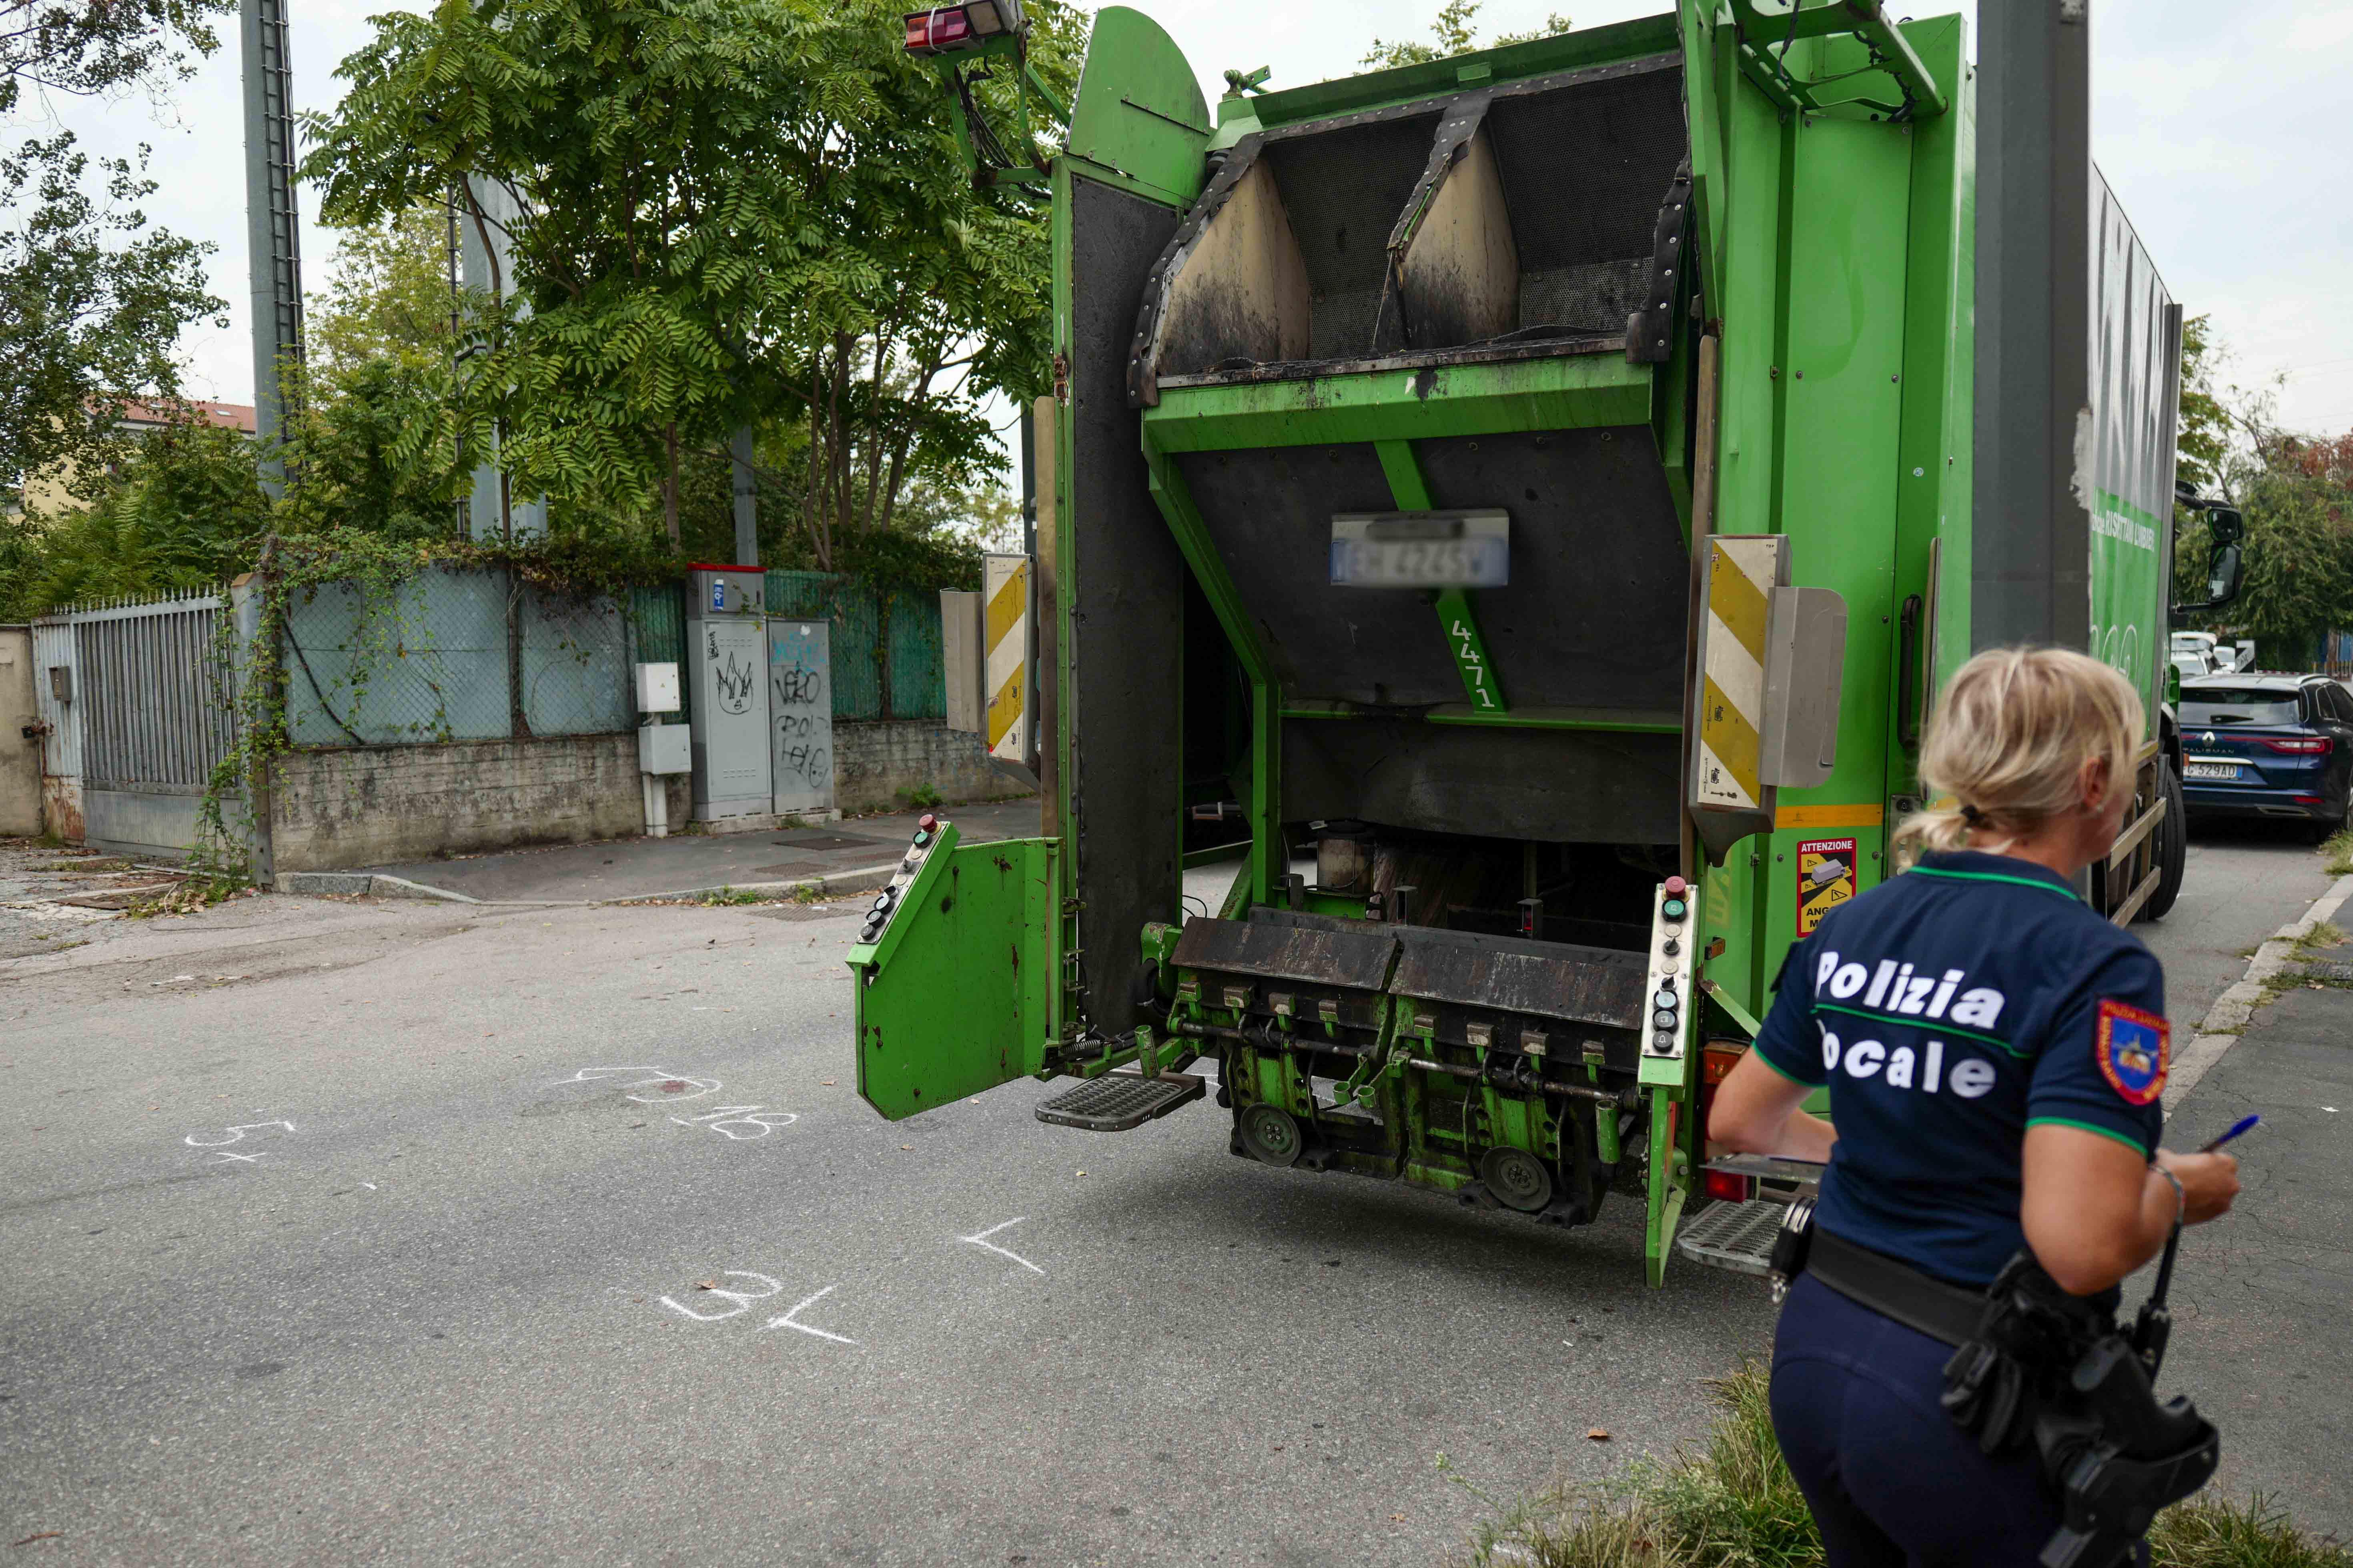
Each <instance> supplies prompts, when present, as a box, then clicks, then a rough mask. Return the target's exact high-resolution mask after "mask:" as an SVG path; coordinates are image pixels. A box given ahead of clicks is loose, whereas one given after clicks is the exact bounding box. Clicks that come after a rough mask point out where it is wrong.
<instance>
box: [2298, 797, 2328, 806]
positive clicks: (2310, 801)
mask: <svg viewBox="0 0 2353 1568" xmlns="http://www.w3.org/2000/svg"><path fill="white" fill-rule="evenodd" d="M2295 804H2296V805H2327V802H2326V801H2324V800H2322V799H2321V798H2320V797H2319V796H2318V795H2297V796H2296V797H2295Z"/></svg>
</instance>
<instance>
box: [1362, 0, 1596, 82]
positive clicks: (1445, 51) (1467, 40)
mask: <svg viewBox="0 0 2353 1568" xmlns="http://www.w3.org/2000/svg"><path fill="white" fill-rule="evenodd" d="M1483 3H1484V0H1446V4H1445V5H1442V6H1440V8H1439V12H1438V15H1437V16H1435V17H1433V18H1432V19H1431V21H1430V41H1429V42H1428V43H1415V42H1410V41H1406V42H1398V43H1390V42H1388V41H1385V40H1383V39H1380V38H1375V39H1374V40H1373V47H1371V48H1370V49H1368V50H1366V53H1365V58H1364V59H1363V61H1362V62H1361V63H1363V64H1365V65H1368V66H1418V65H1423V64H1427V63H1428V62H1429V61H1431V60H1442V59H1449V58H1452V57H1453V56H1455V55H1467V54H1469V53H1470V52H1471V51H1472V50H1473V49H1493V48H1501V47H1503V46H1504V45H1505V44H1525V43H1528V42H1530V41H1531V40H1533V39H1536V38H1549V37H1553V36H1554V35H1555V34H1557V33H1566V32H1567V31H1568V30H1569V27H1570V25H1571V24H1570V22H1569V19H1568V18H1567V16H1562V15H1561V14H1560V13H1559V12H1557V11H1555V12H1553V13H1552V14H1551V15H1549V16H1546V18H1545V25H1544V26H1541V27H1531V28H1529V29H1528V30H1527V31H1526V32H1525V33H1504V34H1501V35H1499V36H1498V37H1495V38H1493V39H1492V40H1491V41H1489V42H1487V43H1484V44H1482V43H1481V42H1480V41H1479V11H1480V7H1481V6H1482V4H1483Z"/></svg>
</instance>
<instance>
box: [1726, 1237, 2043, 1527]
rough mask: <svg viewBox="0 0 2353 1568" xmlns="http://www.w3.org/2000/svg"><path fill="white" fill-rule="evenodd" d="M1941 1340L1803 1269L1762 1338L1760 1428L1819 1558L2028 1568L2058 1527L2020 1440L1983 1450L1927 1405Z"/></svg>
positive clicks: (1941, 1381)
mask: <svg viewBox="0 0 2353 1568" xmlns="http://www.w3.org/2000/svg"><path fill="white" fill-rule="evenodd" d="M1952 1353H1953V1352H1952V1349H1951V1347H1950V1346H1948V1345H1946V1344H1944V1343H1942V1342H1939V1341H1936V1340H1932V1339H1930V1338H1929V1337H1928V1336H1927V1335H1926V1334H1923V1333H1918V1332H1915V1331H1913V1330H1911V1329H1907V1328H1905V1327H1904V1325H1903V1324H1901V1323H1897V1322H1894V1321H1891V1320H1889V1319H1887V1318H1883V1317H1882V1316H1880V1315H1879V1314H1878V1313H1877V1312H1874V1311H1873V1310H1870V1309H1869V1308H1867V1307H1862V1306H1858V1305H1856V1304H1855V1303H1854V1302H1852V1301H1850V1300H1847V1299H1846V1298H1845V1297H1844V1296H1841V1295H1840V1294H1839V1293H1838V1292H1837V1291H1835V1290H1833V1289H1831V1288H1830V1287H1829V1286H1827V1285H1824V1284H1823V1283H1821V1281H1820V1280H1818V1279H1815V1278H1813V1276H1811V1275H1810V1274H1801V1275H1799V1277H1798V1280H1797V1283H1796V1284H1795V1285H1793V1286H1791V1287H1790V1289H1789V1297H1788V1301H1787V1302H1786V1303H1784V1304H1783V1306H1782V1309H1781V1323H1780V1327H1779V1328H1778V1330H1777V1331H1776V1332H1775V1334H1774V1337H1773V1430H1774V1432H1775V1433H1776V1434H1777V1435H1778V1436H1779V1437H1780V1439H1781V1452H1782V1453H1783V1454H1784V1455H1786V1456H1787V1457H1788V1461H1789V1468H1790V1470H1791V1471H1792V1472H1793V1473H1794V1474H1795V1475H1796V1476H1797V1478H1798V1485H1799V1489H1802V1490H1803V1491H1804V1492H1805V1494H1806V1502H1807V1505H1808V1506H1809V1507H1810V1508H1811V1509H1812V1510H1813V1514H1814V1522H1815V1523H1816V1524H1817V1525H1819V1526H1820V1528H1821V1532H1822V1543H1823V1545H1824V1546H1825V1547H1827V1548H1828V1550H1829V1556H1830V1568H1883V1565H1884V1568H2032V1564H2033V1563H2034V1561H2035V1559H2036V1558H2037V1557H2038V1556H2039V1555H2040V1554H2041V1553H2042V1546H2043V1543H2044V1542H2047V1541H2049V1540H2050V1539H2051V1532H2052V1531H2054V1530H2056V1529H2057V1528H2058V1527H2059V1505H2058V1501H2057V1500H2056V1499H2055V1497H2053V1496H2052V1494H2051V1493H2050V1492H2049V1491H2047V1490H2046V1489H2045V1488H2044V1484H2043V1481H2042V1464H2041V1461H2040V1460H2039V1459H2038V1458H2036V1456H2035V1454H2034V1452H2033V1450H2032V1447H2031V1445H2030V1446H2029V1447H2028V1449H2027V1450H2026V1451H2025V1452H2023V1453H2018V1454H2011V1455H2008V1456H2005V1457H2004V1458H2000V1459H1989V1458H1986V1457H1985V1456H1984V1455H1983V1454H1980V1453H1978V1447H1977V1443H1976V1440H1975V1439H1974V1438H1972V1437H1970V1436H1968V1434H1967V1433H1965V1432H1963V1431H1962V1430H1961V1429H1960V1428H1959V1427H1958V1426H1954V1425H1953V1422H1952V1418H1951V1417H1950V1416H1947V1415H1946V1414H1945V1412H1944V1411H1943V1409H1942V1408H1940V1407H1939V1406H1938V1405H1937V1403H1936V1396H1937V1395H1938V1394H1940V1393H1942V1392H1943V1391H1944V1385H1945V1363H1946V1362H1947V1360H1949V1359H1950V1358H1951V1356H1952Z"/></svg>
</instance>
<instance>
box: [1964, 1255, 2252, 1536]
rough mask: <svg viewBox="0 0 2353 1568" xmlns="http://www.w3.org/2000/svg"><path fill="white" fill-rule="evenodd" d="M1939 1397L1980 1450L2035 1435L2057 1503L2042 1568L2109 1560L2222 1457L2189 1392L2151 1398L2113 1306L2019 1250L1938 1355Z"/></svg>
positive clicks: (2003, 1448)
mask: <svg viewBox="0 0 2353 1568" xmlns="http://www.w3.org/2000/svg"><path fill="white" fill-rule="evenodd" d="M1943 1404H1944V1406H1945V1410H1946V1413H1947V1414H1948V1415H1951V1416H1952V1417H1953V1419H1954V1420H1955V1421H1956V1422H1957V1423H1959V1425H1960V1426H1961V1427H1962V1428H1963V1429H1964V1430H1966V1431H1968V1432H1970V1433H1973V1434H1974V1435H1975V1436H1976V1437H1977V1439H1978V1447H1979V1448H1980V1449H1982V1450H1983V1451H1984V1452H1985V1453H1987V1454H1989V1455H1990V1454H2000V1453H2003V1452H2007V1451H2010V1450H2013V1449H2015V1448H2017V1447H2020V1446H2021V1445H2022V1444H2023V1443H2024V1442H2025V1441H2026V1440H2027V1438H2028V1437H2029V1436H2031V1437H2032V1438H2033V1440H2034V1445H2035V1447H2036V1450H2037V1452H2038V1453H2039V1455H2040V1457H2041V1458H2042V1471H2043V1476H2044V1478H2045V1479H2047V1480H2048V1481H2049V1482H2050V1483H2051V1484H2052V1488H2053V1489H2054V1490H2055V1491H2056V1493H2057V1495H2058V1498H2059V1502H2060V1506H2061V1508H2062V1510H2063V1523H2062V1524H2061V1526H2060V1529H2059V1530H2058V1531H2057V1532H2056V1533H2054V1534H2053V1535H2052V1538H2051V1540H2050V1542H2048V1543H2047V1544H2046V1545H2045V1546H2044V1547H2043V1549H2042V1564H2043V1568H2110V1565H2111V1564H2113V1563H2117V1562H2119V1561H2122V1560H2123V1559H2124V1558H2125V1557H2126V1555H2127V1554H2128V1553H2130V1552H2132V1551H2133V1549H2134V1546H2135V1543H2136V1542H2138V1541H2139V1540H2140V1538H2141V1537H2142V1536H2143V1535H2144V1534H2146V1533H2147V1530H2148V1526H2149V1521H2151V1520H2153V1519H2155V1518H2156V1517H2157V1511H2158V1510H2159V1509H2161V1508H2163V1507H2165V1506H2166V1505H2167V1504H2168V1503H2172V1502H2178V1501H2179V1500H2181V1499H2183V1498H2185V1497H2188V1496H2189V1494H2190V1493H2192V1492H2194V1491H2196V1490H2197V1489H2199V1488H2200V1487H2201V1486H2204V1485H2205V1484H2206V1482H2207V1480H2208V1479H2210V1478H2211V1477H2212V1475H2213V1474H2214V1468H2215V1466H2216V1465H2217V1464H2218V1463H2219V1462H2220V1460H2221V1441H2222V1440H2221V1434H2220V1433H2219V1432H2217V1431H2216V1430H2215V1429H2214V1426H2213V1424H2212V1423H2211V1422H2209V1421H2207V1420H2206V1419H2205V1418H2204V1417H2202V1416H2200V1415H2199V1414H2198V1411H2197V1408H2196V1406H2194V1405H2191V1404H2190V1403H2189V1400H2188V1399H2186V1398H2179V1397H2177V1398H2175V1399H2171V1400H2168V1401H2167V1402H2165V1403H2164V1404H2159V1403H2158V1398H2157V1394H2156V1392H2155V1391H2154V1390H2153V1389H2152V1388H2151V1387H2150V1385H2149V1372H2148V1367H2147V1364H2146V1363H2144V1361H2143V1360H2142V1357H2141V1355H2140V1353H2139V1352H2138V1351H2137V1348H2136V1347H2135V1346H2134V1345H2133V1343H2132V1342H2130V1341H2128V1340H2127V1339H2126V1337H2125V1336H2124V1335H2123V1334H2121V1333H2119V1332H2117V1331H2116V1323H2115V1321H2114V1319H2113V1318H2112V1317H2111V1316H2110V1314H2109V1313H2108V1312H2106V1311H2105V1310H2102V1309H2100V1308H2097V1307H2094V1306H2093V1305H2092V1304H2090V1303H2088V1302H2085V1301H2083V1300H2079V1299H2077V1298H2075V1297H2072V1296H2069V1295H2068V1294H2067V1293H2066V1292H2065V1291H2063V1290H2062V1289H2059V1286H2058V1283H2057V1281H2055V1280H2053V1279H2052V1278H2051V1277H2050V1275H2049V1274H2047V1273H2045V1272H2044V1271H2043V1269H2042V1266H2041V1265H2040V1264H2038V1263H2036V1262H2035V1261H2034V1259H2033V1257H2032V1255H2031V1254H2030V1253H2025V1252H2021V1253H2020V1254H2019V1255H2018V1256H2017V1257H2016V1258H2011V1259H2010V1263H2009V1265H2008V1266H2007V1267H2006V1268H2003V1270H2002V1272H2001V1275H2000V1278H1999V1279H1996V1280H1995V1281H1994V1283H1993V1286H1992V1287H1991V1289H1990V1290H1989V1292H1988V1296H1987V1300H1986V1306H1985V1314H1984V1317H1983V1318H1982V1319H1981V1320H1980V1321H1979V1323H1978V1332H1977V1334H1976V1335H1975V1336H1974V1337H1973V1338H1971V1339H1970V1340H1969V1342H1968V1343H1966V1344H1964V1345H1962V1346H1961V1347H1960V1349H1959V1350H1957V1351H1956V1352H1954V1353H1953V1357H1952V1359H1951V1360H1950V1361H1948V1362H1947V1363H1946V1364H1945V1393H1944V1395H1943Z"/></svg>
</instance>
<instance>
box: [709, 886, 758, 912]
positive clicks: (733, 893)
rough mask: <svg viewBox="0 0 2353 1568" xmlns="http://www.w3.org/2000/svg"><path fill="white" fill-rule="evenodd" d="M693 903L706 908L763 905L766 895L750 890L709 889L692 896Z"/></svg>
mask: <svg viewBox="0 0 2353 1568" xmlns="http://www.w3.org/2000/svg"><path fill="white" fill-rule="evenodd" d="M694 901H695V902H696V903H698V904H702V905H703V906H704V907H706V908H717V907H719V906H721V905H727V904H765V903H766V902H767V901H768V895H767V894H765V893H762V892H756V891H754V889H750V888H710V889H704V890H703V891H702V892H700V893H697V894H695V895H694Z"/></svg>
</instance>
